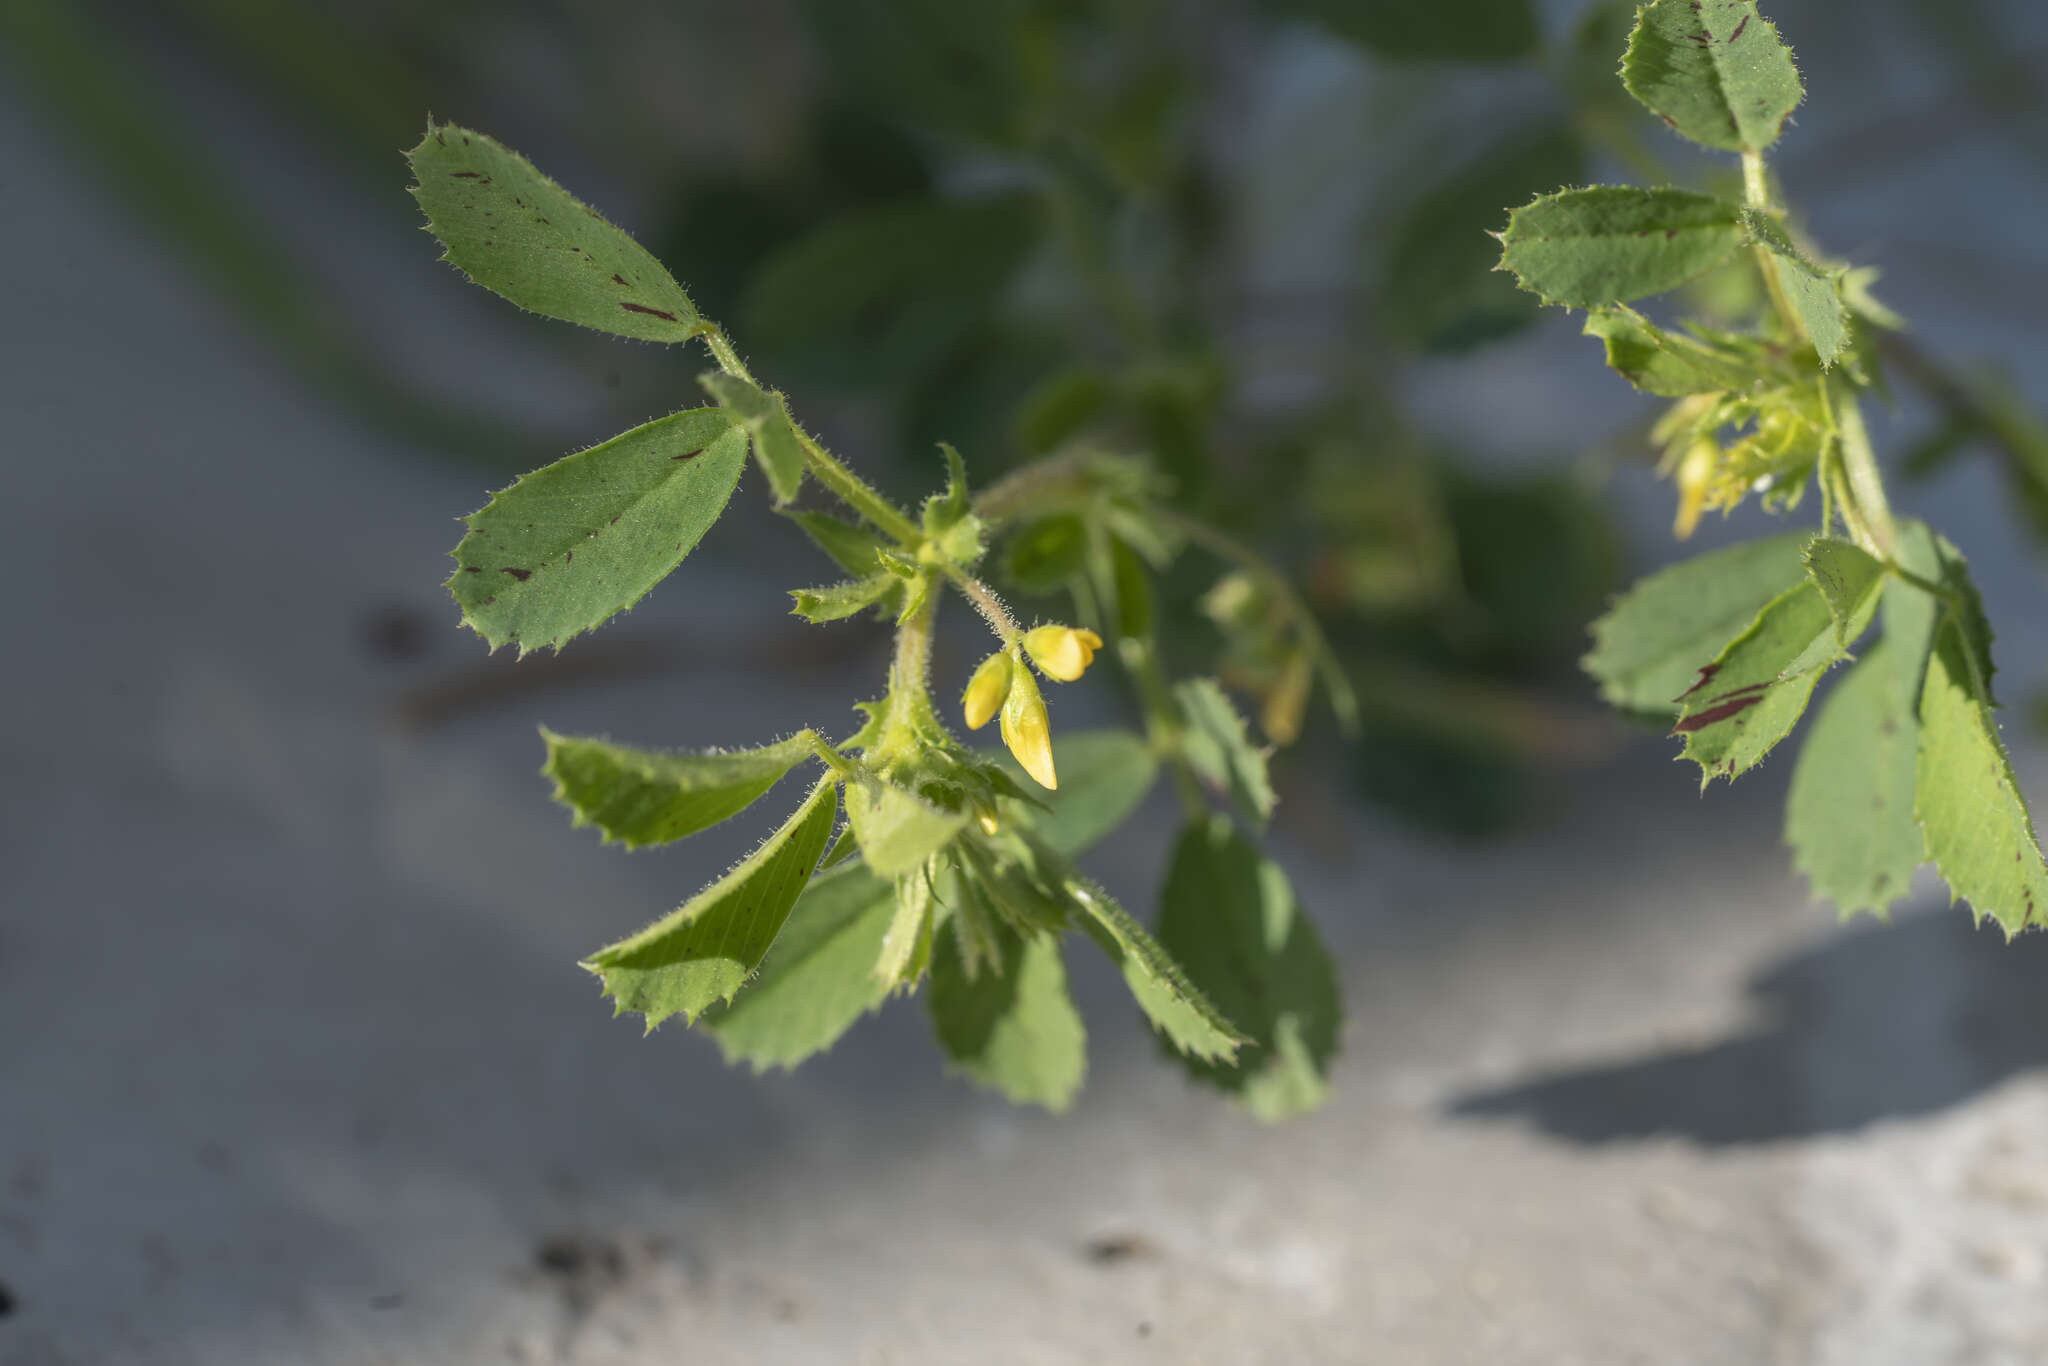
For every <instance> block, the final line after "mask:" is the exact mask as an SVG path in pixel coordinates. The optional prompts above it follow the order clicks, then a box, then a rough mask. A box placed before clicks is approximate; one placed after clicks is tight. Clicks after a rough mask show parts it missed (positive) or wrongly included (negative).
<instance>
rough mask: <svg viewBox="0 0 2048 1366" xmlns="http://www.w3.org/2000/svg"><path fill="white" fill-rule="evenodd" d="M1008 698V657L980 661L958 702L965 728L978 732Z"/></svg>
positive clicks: (998, 655)
mask: <svg viewBox="0 0 2048 1366" xmlns="http://www.w3.org/2000/svg"><path fill="white" fill-rule="evenodd" d="M1009 695H1010V657H1009V656H1008V655H1006V654H1001V653H998V654H992V655H990V656H989V657H988V658H987V659H984V660H982V661H981V666H980V667H979V668H977V669H976V670H975V671H974V677H972V678H970V679H968V680H967V692H966V695H965V696H963V697H962V698H961V699H960V709H961V710H962V711H964V712H966V713H967V729H969V730H980V729H981V728H982V727H983V726H985V725H987V724H988V723H989V722H990V721H991V720H992V719H993V718H994V717H995V714H996V713H997V712H999V711H1001V710H1002V707H1003V699H1004V698H1006V697H1008V696H1009Z"/></svg>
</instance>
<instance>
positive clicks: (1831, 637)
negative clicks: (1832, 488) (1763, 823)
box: [1671, 538, 1884, 785]
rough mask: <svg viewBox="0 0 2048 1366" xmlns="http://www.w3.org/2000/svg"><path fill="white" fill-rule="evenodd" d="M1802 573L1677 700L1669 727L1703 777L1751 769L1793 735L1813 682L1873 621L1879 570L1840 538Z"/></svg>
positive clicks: (1813, 554) (1823, 545) (1812, 554)
mask: <svg viewBox="0 0 2048 1366" xmlns="http://www.w3.org/2000/svg"><path fill="white" fill-rule="evenodd" d="M1808 575H1809V577H1808V579H1807V581H1806V582H1804V583H1801V584H1799V585H1797V586H1796V587H1793V588H1790V589H1788V590H1786V591H1785V592H1783V593H1781V594H1779V595H1778V596H1777V597H1775V598H1773V599H1772V600H1771V601H1770V602H1769V603H1768V604H1767V605H1766V606H1765V607H1764V609H1763V611H1761V612H1759V613H1758V614H1757V617H1756V620H1755V621H1754V622H1752V623H1751V624H1750V627H1749V629H1748V630H1746V631H1744V632H1743V633H1742V634H1741V635H1739V636H1737V637H1736V638H1735V639H1734V640H1732V641H1730V642H1728V645H1727V646H1726V647H1725V648H1724V649H1723V650H1722V651H1721V652H1720V653H1719V654H1717V655H1716V656H1715V657H1714V662H1713V663H1711V664H1709V665H1707V666H1706V667H1705V668H1703V669H1701V670H1700V677H1699V681H1698V682H1697V683H1695V684H1693V686H1692V687H1691V688H1689V689H1687V690H1686V692H1685V693H1684V694H1683V695H1682V696H1681V697H1680V698H1679V717H1678V722H1677V724H1676V725H1674V726H1673V727H1672V731H1671V733H1672V734H1674V735H1683V736H1685V750H1684V754H1683V757H1685V758H1687V759H1691V760H1693V761H1694V762H1695V763H1697V764H1699V766H1700V767H1701V769H1702V770H1704V772H1703V776H1702V778H1701V783H1702V785H1704V784H1705V783H1708V782H1711V781H1713V779H1714V778H1715V777H1717V776H1720V777H1727V778H1734V777H1735V776H1736V775H1738V774H1740V773H1744V772H1747V771H1748V770H1749V769H1751V768H1753V767H1754V766H1755V765H1756V764H1757V762H1758V761H1759V760H1761V759H1762V758H1763V757H1764V755H1765V754H1766V753H1768V752H1769V751H1770V749H1771V747H1772V746H1773V745H1775V744H1777V743H1778V741H1780V740H1782V739H1784V738H1785V736H1786V735H1788V734H1790V733H1791V730H1792V727H1793V726H1794V725H1795V724H1796V723H1797V722H1798V720H1799V717H1800V715H1801V713H1803V712H1804V711H1805V710H1806V704H1807V702H1808V701H1809V700H1810V699H1811V698H1812V696H1813V689H1814V685H1815V684H1816V683H1818V682H1819V681H1820V676H1821V675H1822V674H1823V673H1825V672H1827V670H1828V668H1829V666H1830V665H1832V664H1834V662H1835V661H1836V660H1839V659H1841V658H1843V657H1844V656H1845V655H1846V654H1847V653H1848V648H1847V647H1848V646H1849V645H1850V644H1851V643H1853V642H1854V641H1855V640H1856V638H1857V637H1858V636H1860V635H1862V634H1863V631H1864V629H1865V628H1866V627H1868V626H1869V624H1870V618H1871V617H1872V615H1874V614H1875V613H1876V611H1877V604H1878V599H1879V597H1880V595H1881V592H1882V589H1883V586H1884V577H1883V574H1882V572H1881V571H1880V570H1878V569H1877V562H1876V561H1875V560H1872V559H1871V558H1870V557H1869V556H1868V555H1865V554H1864V553H1863V552H1862V551H1860V550H1857V549H1856V548H1855V547H1854V546H1851V545H1848V544H1846V543H1844V542H1839V541H1830V540H1827V539H1824V538H1823V539H1816V540H1815V541H1814V542H1813V545H1812V547H1811V549H1810V550H1809V552H1808Z"/></svg>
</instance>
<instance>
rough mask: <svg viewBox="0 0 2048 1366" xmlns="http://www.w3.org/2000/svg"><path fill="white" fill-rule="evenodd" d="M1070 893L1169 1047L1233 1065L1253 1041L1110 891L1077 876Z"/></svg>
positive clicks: (1085, 925)
mask: <svg viewBox="0 0 2048 1366" xmlns="http://www.w3.org/2000/svg"><path fill="white" fill-rule="evenodd" d="M1065 891H1066V893H1067V895H1068V896H1069V897H1070V898H1072V900H1073V903H1074V904H1075V905H1076V906H1078V907H1080V908H1081V910H1082V911H1083V912H1085V915H1084V917H1083V919H1082V921H1081V928H1082V929H1083V930H1085V931H1087V933H1088V937H1089V938H1091V939H1093V940H1094V941H1095V942H1096V943H1097V944H1098V945H1100V946H1101V948H1102V951H1103V952H1104V953H1107V954H1108V955H1109V956H1110V958H1111V959H1112V960H1113V961H1115V962H1116V964H1117V965H1118V966H1119V967H1120V968H1122V969H1123V974H1124V983H1125V985H1126V986H1128V987H1130V989H1131V996H1132V998H1133V999H1134V1000H1136V1001H1137V1003H1138V1009H1140V1010H1141V1011H1143V1012H1144V1013H1145V1018H1146V1019H1148V1020H1150V1021H1151V1022H1152V1027H1153V1028H1154V1029H1156V1030H1158V1031H1159V1033H1160V1034H1161V1035H1162V1036H1163V1037H1164V1038H1165V1039H1166V1041H1167V1042H1168V1043H1170V1044H1172V1045H1173V1046H1174V1047H1175V1048H1177V1049H1179V1050H1180V1051H1181V1052H1183V1053H1187V1054H1191V1055H1192V1056H1194V1057H1197V1058H1203V1059H1206V1060H1208V1061H1210V1062H1228V1061H1230V1060H1231V1059H1233V1058H1235V1057H1236V1056H1237V1050H1238V1049H1239V1048H1240V1047H1242V1046H1243V1045H1245V1044H1247V1043H1250V1042H1251V1040H1250V1039H1248V1038H1246V1037H1245V1035H1244V1034H1243V1033H1242V1032H1240V1031H1239V1030H1238V1028H1237V1027H1236V1026H1235V1025H1233V1024H1231V1022H1230V1021H1229V1020H1227V1019H1225V1018H1224V1016H1223V1014H1222V1012H1220V1011H1219V1010H1217V1009H1216V1007H1215V1006H1213V1005H1211V1004H1210V1003H1209V999H1208V998H1207V997H1206V996H1204V995H1203V994H1202V993H1201V991H1200V990H1199V989H1198V988H1197V987H1196V986H1195V985H1194V983H1192V982H1190V981H1189V980H1188V978H1187V974H1186V973H1184V972H1182V971H1181V968H1180V965H1179V964H1178V963H1176V962H1174V960H1173V955H1172V954H1170V953H1168V952H1167V951H1166V950H1165V949H1164V948H1162V947H1161V946H1160V944H1159V941H1158V940H1156V939H1154V938H1153V937H1152V936H1151V935H1149V934H1147V933H1146V932H1145V927H1144V926H1143V925H1140V924H1139V923H1138V922H1137V920H1136V919H1134V918H1133V917H1132V915H1131V913H1130V912H1129V911H1127V910H1125V909H1124V908H1123V907H1122V906H1119V905H1118V904H1117V903H1116V901H1115V900H1114V899H1113V898H1112V897H1111V896H1110V895H1109V893H1107V892H1105V891H1103V890H1102V889H1101V888H1100V887H1097V886H1096V885H1095V884H1094V883H1092V882H1090V881H1088V880H1087V879H1085V878H1083V877H1081V876H1080V875H1078V874H1075V875H1072V876H1070V877H1069V878H1068V879H1067V885H1066V888H1065Z"/></svg>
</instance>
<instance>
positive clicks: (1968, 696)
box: [1913, 612, 2048, 938]
mask: <svg viewBox="0 0 2048 1366" xmlns="http://www.w3.org/2000/svg"><path fill="white" fill-rule="evenodd" d="M1974 654H1975V646H1974V644H1973V642H1972V641H1971V640H1970V632H1969V631H1968V630H1967V629H1966V628H1965V625H1964V623H1963V621H1962V620H1961V619H1960V618H1958V617H1957V616H1956V615H1955V614H1954V613H1953V612H1949V613H1945V614H1944V617H1943V620H1942V623H1941V625H1940V626H1939V627H1938V628H1937V629H1936V631H1935V637H1934V653H1933V655H1932V657H1931V658H1930V659H1929V660H1928V664H1927V682H1926V685H1925V688H1924V689H1923V691H1922V692H1921V695H1920V762H1919V781H1918V783H1917V785H1916V787H1915V791H1914V800H1913V811H1914V815H1915V816H1916V817H1917V818H1918V819H1919V822H1920V828H1921V830H1922V831H1923V832H1925V834H1926V836H1927V857H1928V858H1930V859H1932V860H1933V861H1934V866H1935V867H1936V868H1937V869H1939V870H1940V872H1941V875H1942V876H1943V877H1944V878H1947V879H1948V886H1949V892H1950V895H1951V896H1952V897H1959V898H1961V899H1963V900H1965V901H1968V902H1969V903H1970V907H1971V910H1972V911H1973V912H1974V913H1975V915H1976V918H1977V919H1978V920H1979V921H1980V922H1981V921H1982V920H1983V918H1984V917H1986V916H1989V917H1990V918H1991V919H1993V920H1995V921H1997V922H1998V924H1999V926H2000V927H2001V928H2003V929H2004V930H2005V932H2006V935H2007V937H2008V938H2010V937H2011V936H2012V935H2015V934H2018V933H2019V932H2020V931H2021V930H2023V929H2026V928H2027V927H2028V926H2030V925H2048V866H2044V865H2043V863H2042V859H2041V846H2040V842H2039V840H2038V839H2037V838H2036V837H2035V834H2034V821H2033V817H2032V815H2031V814H2030V813H2029V812H2028V810H2027V799H2026V797H2025V796H2024V795H2023V794H2022V793H2021V792H2020V788H2019V782H2018V780H2017V779H2015V778H2014V776H2013V771H2012V761H2011V759H2010V758H2008V757H2007V755H2006V752H2005V745H2004V744H2003V743H2002V742H2001V741H2000V740H1999V738H1998V725H1997V723H1996V722H1995V721H1993V720H1992V716H1991V708H1990V706H1989V703H1988V698H1987V693H1986V690H1985V685H1984V683H1983V681H1982V679H1981V678H1980V676H1979V673H1980V671H1979V669H1978V667H1977V664H1976V661H1975V659H1974Z"/></svg>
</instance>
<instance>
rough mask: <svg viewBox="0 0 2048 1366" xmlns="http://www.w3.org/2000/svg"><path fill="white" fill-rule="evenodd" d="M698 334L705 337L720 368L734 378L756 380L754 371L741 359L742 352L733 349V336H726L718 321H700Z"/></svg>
mask: <svg viewBox="0 0 2048 1366" xmlns="http://www.w3.org/2000/svg"><path fill="white" fill-rule="evenodd" d="M697 335H698V336H700V337H702V338H703V339H704V345H705V347H706V348H707V349H708V350H709V351H710V352H711V359H713V360H715V361H717V362H718V368H719V369H721V370H723V371H725V373H726V374H728V375H731V376H732V377H733V378H734V379H743V380H745V381H746V382H747V383H749V384H752V383H753V382H754V375H753V372H752V371H750V370H748V369H747V363H746V362H745V361H743V360H741V359H740V353H739V352H738V351H736V350H734V349H733V344H732V338H730V337H728V336H726V335H725V330H724V329H723V328H721V327H720V326H719V325H718V324H717V323H715V322H711V321H709V320H708V319H707V320H705V321H701V322H699V323H698V324H697Z"/></svg>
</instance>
